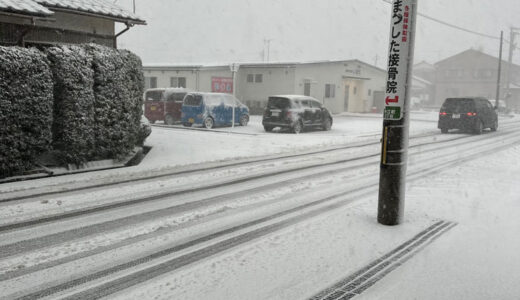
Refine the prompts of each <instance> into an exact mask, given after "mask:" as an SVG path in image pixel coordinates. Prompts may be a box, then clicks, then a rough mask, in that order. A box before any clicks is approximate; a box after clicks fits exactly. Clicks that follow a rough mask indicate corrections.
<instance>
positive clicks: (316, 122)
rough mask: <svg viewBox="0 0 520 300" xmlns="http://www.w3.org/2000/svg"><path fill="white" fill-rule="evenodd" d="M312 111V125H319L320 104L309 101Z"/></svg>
mask: <svg viewBox="0 0 520 300" xmlns="http://www.w3.org/2000/svg"><path fill="white" fill-rule="evenodd" d="M311 105H312V110H313V120H312V121H313V123H314V125H321V124H322V122H323V107H322V105H321V103H319V102H318V101H316V100H313V101H311Z"/></svg>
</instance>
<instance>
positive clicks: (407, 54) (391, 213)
mask: <svg viewBox="0 0 520 300" xmlns="http://www.w3.org/2000/svg"><path fill="white" fill-rule="evenodd" d="M416 19H417V0H394V1H393V3H392V18H391V24H390V26H391V29H390V43H389V54H388V77H387V83H386V98H385V109H384V113H383V118H384V120H383V138H382V145H381V164H380V174H379V176H380V177H379V202H378V211H377V221H378V222H379V223H381V224H383V225H397V224H400V223H401V222H402V220H403V216H404V199H405V188H406V184H405V183H406V166H407V153H408V129H409V122H410V121H409V120H410V116H409V111H410V101H409V100H410V92H411V85H412V66H413V54H414V42H415V25H416Z"/></svg>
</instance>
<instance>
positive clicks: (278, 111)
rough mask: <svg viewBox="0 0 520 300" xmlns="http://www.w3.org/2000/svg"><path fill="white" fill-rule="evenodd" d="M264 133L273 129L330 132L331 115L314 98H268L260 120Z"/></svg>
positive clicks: (287, 96) (284, 96)
mask: <svg viewBox="0 0 520 300" xmlns="http://www.w3.org/2000/svg"><path fill="white" fill-rule="evenodd" d="M262 125H263V126H264V129H265V131H268V132H269V131H271V130H273V128H275V127H281V128H288V129H290V130H292V131H293V132H294V133H300V132H302V131H303V130H304V129H306V128H318V129H323V130H330V128H331V127H332V115H331V114H330V112H329V111H328V110H327V109H326V108H325V107H324V106H323V105H322V104H321V103H320V102H319V101H318V100H316V99H315V98H312V97H309V96H300V95H280V96H270V97H269V99H268V101H267V107H266V108H265V111H264V116H263V118H262Z"/></svg>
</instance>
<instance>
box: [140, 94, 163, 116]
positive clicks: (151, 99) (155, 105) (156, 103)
mask: <svg viewBox="0 0 520 300" xmlns="http://www.w3.org/2000/svg"><path fill="white" fill-rule="evenodd" d="M163 93H164V91H163V90H149V91H146V93H145V97H144V116H145V117H146V118H147V119H148V120H150V121H151V122H155V121H158V120H159V121H162V120H164V99H163Z"/></svg>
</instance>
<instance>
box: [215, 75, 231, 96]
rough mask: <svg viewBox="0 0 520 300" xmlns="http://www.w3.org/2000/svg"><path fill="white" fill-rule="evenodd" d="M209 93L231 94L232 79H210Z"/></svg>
mask: <svg viewBox="0 0 520 300" xmlns="http://www.w3.org/2000/svg"><path fill="white" fill-rule="evenodd" d="M211 91H212V92H214V93H229V94H232V93H233V78H230V77H211Z"/></svg>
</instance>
